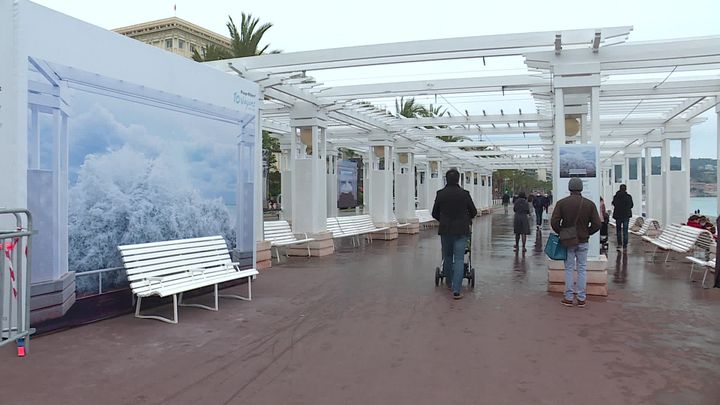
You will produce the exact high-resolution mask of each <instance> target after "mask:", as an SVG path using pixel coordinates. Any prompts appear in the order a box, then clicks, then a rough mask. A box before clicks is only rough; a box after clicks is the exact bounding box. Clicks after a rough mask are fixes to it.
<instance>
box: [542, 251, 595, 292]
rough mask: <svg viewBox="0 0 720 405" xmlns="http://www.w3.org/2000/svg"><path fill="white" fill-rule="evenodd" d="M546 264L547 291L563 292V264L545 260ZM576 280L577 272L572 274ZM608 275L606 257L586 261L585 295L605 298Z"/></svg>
mask: <svg viewBox="0 0 720 405" xmlns="http://www.w3.org/2000/svg"><path fill="white" fill-rule="evenodd" d="M547 263H548V289H547V290H548V291H549V292H557V293H563V292H565V263H564V262H563V261H560V260H550V259H548V260H547ZM574 279H575V280H577V272H575V273H574ZM607 280H608V274H607V257H605V256H600V257H599V258H597V259H588V262H587V285H586V291H587V295H595V296H602V297H607V295H608V286H607Z"/></svg>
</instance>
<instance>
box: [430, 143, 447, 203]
mask: <svg viewBox="0 0 720 405" xmlns="http://www.w3.org/2000/svg"><path fill="white" fill-rule="evenodd" d="M443 169H444V168H443V163H442V157H440V156H428V170H429V173H430V177H429V178H428V207H429V208H430V209H432V206H433V203H434V202H435V194H437V192H438V190H440V189H441V188H443V187H445V181H444V180H443V176H445V173H444V171H443Z"/></svg>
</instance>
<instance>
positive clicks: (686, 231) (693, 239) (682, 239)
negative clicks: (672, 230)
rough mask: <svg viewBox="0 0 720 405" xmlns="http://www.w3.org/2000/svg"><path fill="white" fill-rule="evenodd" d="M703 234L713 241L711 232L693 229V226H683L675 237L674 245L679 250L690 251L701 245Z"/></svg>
mask: <svg viewBox="0 0 720 405" xmlns="http://www.w3.org/2000/svg"><path fill="white" fill-rule="evenodd" d="M703 233H707V236H709V237H710V239H712V235H710V232H708V231H706V230H705V229H700V228H693V227H692V226H681V227H680V230H679V231H678V233H677V234H676V235H675V238H674V240H673V242H672V245H673V246H674V247H675V248H676V249H678V250H682V251H690V250H691V249H693V247H695V246H696V245H697V244H698V243H700V239H702V235H703ZM710 243H711V242H710ZM708 245H709V243H708ZM708 247H709V246H708Z"/></svg>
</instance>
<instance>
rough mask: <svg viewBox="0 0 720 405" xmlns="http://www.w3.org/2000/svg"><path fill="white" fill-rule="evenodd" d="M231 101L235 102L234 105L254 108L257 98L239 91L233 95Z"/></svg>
mask: <svg viewBox="0 0 720 405" xmlns="http://www.w3.org/2000/svg"><path fill="white" fill-rule="evenodd" d="M233 101H235V104H239V105H243V106H247V107H255V106H256V105H257V96H256V95H255V94H253V93H249V92H247V91H245V90H240V92H237V91H236V92H235V93H233Z"/></svg>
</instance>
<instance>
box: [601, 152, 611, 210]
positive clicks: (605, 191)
mask: <svg viewBox="0 0 720 405" xmlns="http://www.w3.org/2000/svg"><path fill="white" fill-rule="evenodd" d="M600 172H601V179H602V182H601V185H602V187H601V191H600V192H601V195H602V197H603V199H604V200H605V208H606V209H608V210H611V209H612V206H611V205H610V203H611V202H612V196H613V194H612V165H608V164H607V163H603V166H602V169H601V170H600Z"/></svg>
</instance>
